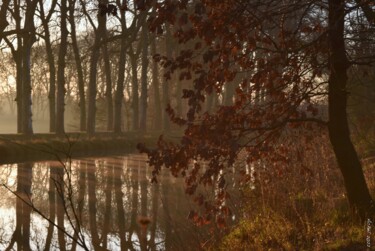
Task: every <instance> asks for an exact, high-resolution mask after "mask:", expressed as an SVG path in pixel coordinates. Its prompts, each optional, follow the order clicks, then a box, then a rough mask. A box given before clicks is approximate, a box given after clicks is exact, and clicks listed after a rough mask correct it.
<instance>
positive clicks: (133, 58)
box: [130, 53, 139, 131]
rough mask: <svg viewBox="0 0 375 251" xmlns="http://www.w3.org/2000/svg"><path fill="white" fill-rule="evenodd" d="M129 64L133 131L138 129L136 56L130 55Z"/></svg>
mask: <svg viewBox="0 0 375 251" xmlns="http://www.w3.org/2000/svg"><path fill="white" fill-rule="evenodd" d="M130 54H131V55H130V62H131V67H132V98H133V99H132V108H133V122H132V129H133V130H134V131H136V130H138V129H139V94H138V76H137V74H138V72H137V71H138V69H137V67H138V64H137V55H136V54H134V53H130Z"/></svg>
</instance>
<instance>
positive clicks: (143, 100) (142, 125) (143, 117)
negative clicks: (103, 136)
mask: <svg viewBox="0 0 375 251" xmlns="http://www.w3.org/2000/svg"><path fill="white" fill-rule="evenodd" d="M148 33H149V31H148V29H147V24H146V22H145V23H144V25H143V27H142V38H141V44H142V58H141V62H142V63H141V65H142V75H141V97H140V121H139V129H140V130H141V131H146V126H147V100H148V81H147V80H148V79H147V75H148V46H149V43H148V38H149V36H148Z"/></svg>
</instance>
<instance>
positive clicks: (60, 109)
mask: <svg viewBox="0 0 375 251" xmlns="http://www.w3.org/2000/svg"><path fill="white" fill-rule="evenodd" d="M60 9H61V17H60V19H61V21H60V23H61V27H60V28H61V40H60V48H59V56H58V61H57V62H58V70H57V93H56V97H57V101H56V133H57V134H59V135H62V134H64V133H65V128H64V122H65V120H64V112H65V92H66V91H65V55H66V52H67V47H68V28H67V19H68V16H67V15H68V3H67V0H62V1H61V7H60Z"/></svg>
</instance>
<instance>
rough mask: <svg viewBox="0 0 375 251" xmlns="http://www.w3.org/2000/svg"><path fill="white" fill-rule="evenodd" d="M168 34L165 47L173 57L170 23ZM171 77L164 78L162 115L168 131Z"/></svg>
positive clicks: (168, 55)
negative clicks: (167, 109) (167, 110)
mask: <svg viewBox="0 0 375 251" xmlns="http://www.w3.org/2000/svg"><path fill="white" fill-rule="evenodd" d="M165 30H166V34H165V47H166V52H167V58H171V57H172V46H173V45H172V36H171V31H170V27H169V25H166V28H165ZM169 82H170V80H169V79H165V78H164V84H163V108H162V117H163V130H164V131H168V130H169V127H170V121H169V116H168V114H167V112H166V108H167V106H168V105H169V103H170V99H169Z"/></svg>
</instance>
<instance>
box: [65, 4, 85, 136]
mask: <svg viewBox="0 0 375 251" xmlns="http://www.w3.org/2000/svg"><path fill="white" fill-rule="evenodd" d="M75 3H76V0H70V2H69V6H70V8H69V23H70V30H71V31H70V36H71V38H72V47H73V53H74V60H75V63H76V69H77V77H78V81H77V84H78V93H79V109H80V123H79V124H80V126H79V128H80V130H81V131H86V97H85V81H84V78H83V69H82V60H81V55H80V51H79V47H78V41H77V31H76V25H75V20H74V6H75Z"/></svg>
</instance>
